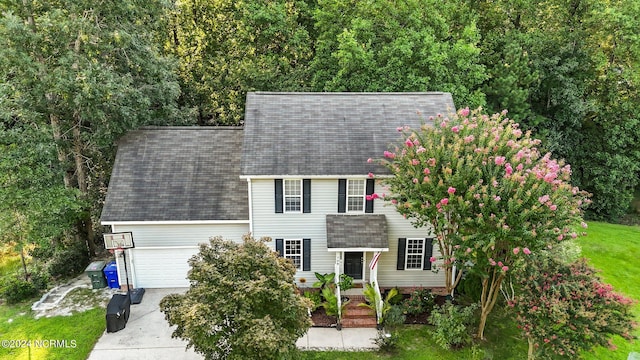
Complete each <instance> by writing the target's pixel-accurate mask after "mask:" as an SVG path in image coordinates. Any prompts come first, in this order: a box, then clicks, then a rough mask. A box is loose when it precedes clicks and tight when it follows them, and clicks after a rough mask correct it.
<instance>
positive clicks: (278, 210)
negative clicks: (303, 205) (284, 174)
mask: <svg viewBox="0 0 640 360" xmlns="http://www.w3.org/2000/svg"><path fill="white" fill-rule="evenodd" d="M275 186H276V214H280V213H282V179H276V180H275Z"/></svg>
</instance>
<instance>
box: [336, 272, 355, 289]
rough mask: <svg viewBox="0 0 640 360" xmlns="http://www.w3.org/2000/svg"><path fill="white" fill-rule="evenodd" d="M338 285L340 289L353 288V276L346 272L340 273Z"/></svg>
mask: <svg viewBox="0 0 640 360" xmlns="http://www.w3.org/2000/svg"><path fill="white" fill-rule="evenodd" d="M334 276H335V274H334ZM338 285H339V286H340V290H341V291H345V290H349V289H353V278H352V277H351V276H349V275H347V274H340V281H339V282H338Z"/></svg>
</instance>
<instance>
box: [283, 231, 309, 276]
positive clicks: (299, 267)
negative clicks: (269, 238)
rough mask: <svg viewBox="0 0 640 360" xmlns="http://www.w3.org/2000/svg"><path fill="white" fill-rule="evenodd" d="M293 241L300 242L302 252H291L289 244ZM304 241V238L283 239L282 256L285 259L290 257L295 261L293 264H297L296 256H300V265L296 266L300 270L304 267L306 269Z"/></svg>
mask: <svg viewBox="0 0 640 360" xmlns="http://www.w3.org/2000/svg"><path fill="white" fill-rule="evenodd" d="M293 242H297V243H298V244H300V253H299V254H296V253H291V252H289V251H287V250H288V247H287V245H288V244H290V243H293ZM303 247H304V241H302V239H283V240H282V252H283V254H282V257H284V258H285V259H290V260H291V261H292V262H293V265H294V266H295V264H296V262H295V261H294V260H293V258H294V257H300V266H298V267H296V270H298V271H302V269H304V264H303V262H304V248H303Z"/></svg>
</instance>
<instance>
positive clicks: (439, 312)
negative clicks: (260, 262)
mask: <svg viewBox="0 0 640 360" xmlns="http://www.w3.org/2000/svg"><path fill="white" fill-rule="evenodd" d="M477 308H478V304H472V305H470V306H458V305H455V304H453V303H452V302H450V301H447V302H446V303H445V304H444V305H442V306H438V305H436V306H434V308H433V311H432V312H431V315H430V316H429V322H431V324H433V326H434V328H433V333H432V335H433V339H434V341H435V342H436V344H438V345H439V346H440V347H442V348H443V349H450V348H452V347H455V348H459V347H462V346H464V345H467V344H470V343H471V340H472V337H471V326H472V325H473V322H474V313H475V311H476V309H477Z"/></svg>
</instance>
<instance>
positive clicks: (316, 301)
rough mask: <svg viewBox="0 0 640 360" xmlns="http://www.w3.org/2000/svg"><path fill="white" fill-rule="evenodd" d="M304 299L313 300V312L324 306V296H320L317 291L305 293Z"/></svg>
mask: <svg viewBox="0 0 640 360" xmlns="http://www.w3.org/2000/svg"><path fill="white" fill-rule="evenodd" d="M303 296H304V297H306V298H307V299H309V300H311V302H312V303H313V306H312V307H311V311H315V310H316V309H317V308H318V307H319V306H320V305H322V295H320V293H319V292H317V291H308V290H307V291H305V292H304V295H303Z"/></svg>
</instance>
